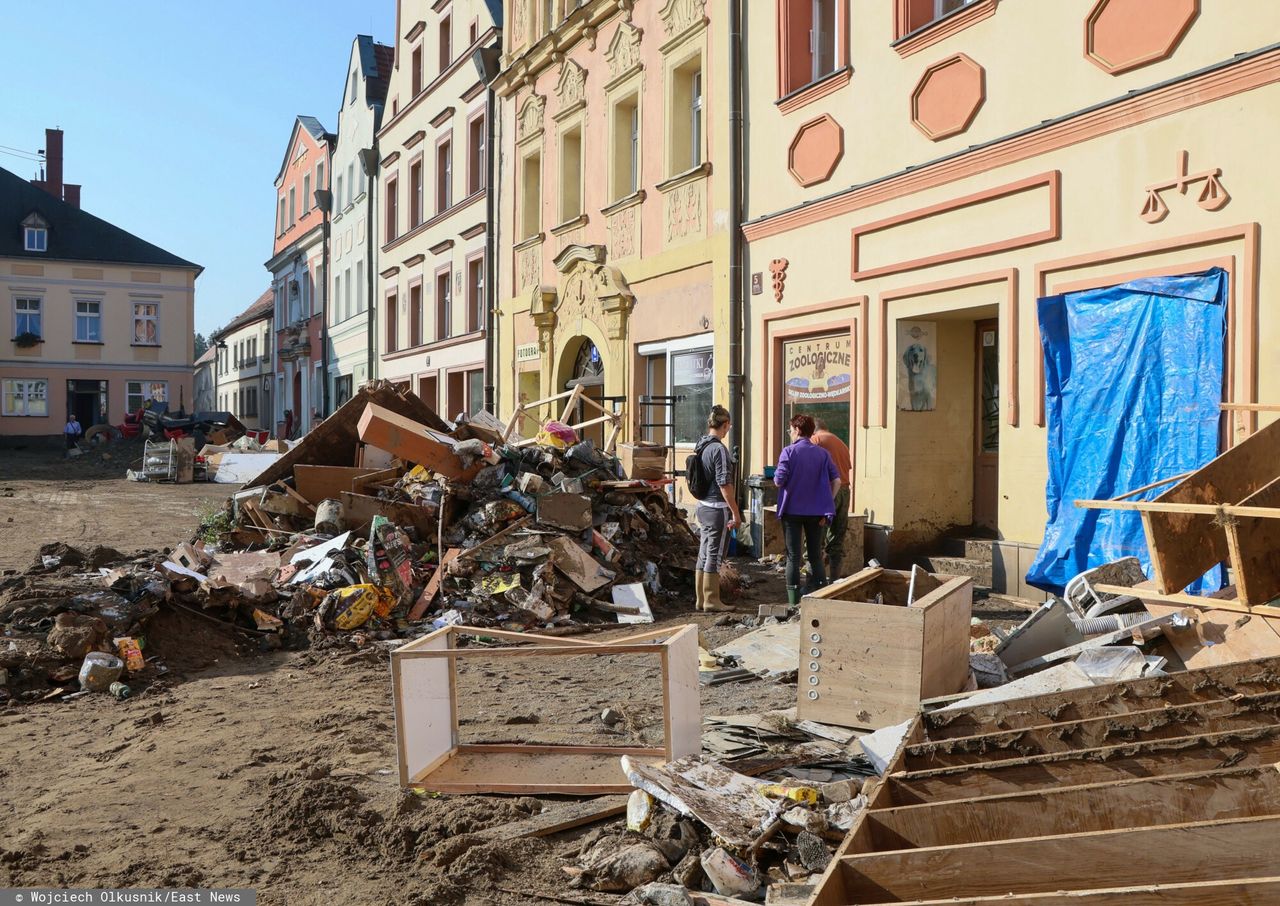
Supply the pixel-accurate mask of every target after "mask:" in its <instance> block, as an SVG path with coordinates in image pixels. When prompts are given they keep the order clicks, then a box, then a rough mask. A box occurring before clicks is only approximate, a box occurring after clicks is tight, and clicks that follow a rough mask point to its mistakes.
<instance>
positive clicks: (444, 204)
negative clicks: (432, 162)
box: [435, 131, 453, 214]
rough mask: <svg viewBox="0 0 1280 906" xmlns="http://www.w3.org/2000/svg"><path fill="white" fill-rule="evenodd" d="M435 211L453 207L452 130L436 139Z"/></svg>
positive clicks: (440, 212) (438, 212)
mask: <svg viewBox="0 0 1280 906" xmlns="http://www.w3.org/2000/svg"><path fill="white" fill-rule="evenodd" d="M435 169H436V213H437V214H443V213H444V212H445V211H447V210H449V209H450V208H451V207H453V132H452V131H450V132H448V133H446V134H445V135H443V136H441V137H439V138H437V139H436V168H435Z"/></svg>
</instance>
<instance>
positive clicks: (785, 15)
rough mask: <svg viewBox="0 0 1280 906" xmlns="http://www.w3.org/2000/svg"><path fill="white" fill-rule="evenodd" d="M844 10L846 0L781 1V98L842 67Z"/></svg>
mask: <svg viewBox="0 0 1280 906" xmlns="http://www.w3.org/2000/svg"><path fill="white" fill-rule="evenodd" d="M910 2H916V0H910ZM925 2H928V3H932V2H933V0H925ZM847 8H848V0H781V2H780V4H779V14H780V16H781V17H782V18H781V22H782V33H781V35H780V41H779V48H780V50H781V53H782V59H781V60H780V61H779V78H778V93H779V94H780V95H788V94H790V93H791V92H793V91H798V90H799V89H801V88H803V87H805V86H806V85H808V84H810V83H812V82H816V81H817V80H819V79H822V78H825V77H827V76H829V75H831V74H832V73H833V72H835V71H836V70H838V69H840V68H841V67H842V66H844V64H845V59H844V57H845V47H844V41H843V40H842V37H841V32H842V30H843V29H844V18H845V13H844V11H845V10H846V9H847Z"/></svg>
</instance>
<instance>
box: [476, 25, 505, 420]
mask: <svg viewBox="0 0 1280 906" xmlns="http://www.w3.org/2000/svg"><path fill="white" fill-rule="evenodd" d="M501 54H502V33H501V32H498V35H497V38H496V39H495V41H494V43H493V44H490V45H489V46H488V47H482V48H480V49H479V50H477V51H475V52H474V53H473V54H472V55H471V61H472V63H474V64H475V67H476V69H477V70H478V71H479V73H480V78H481V79H483V80H484V83H485V114H484V128H485V133H486V134H485V140H484V141H485V152H486V159H485V170H486V173H485V187H484V207H485V217H486V219H487V221H488V223H489V229H487V230H485V239H484V408H485V410H486V411H488V412H489V413H490V414H493V413H494V412H495V411H496V409H497V401H496V400H495V399H494V382H493V377H494V370H495V368H496V366H497V358H498V337H497V316H496V310H497V305H498V293H497V290H498V286H497V284H498V238H497V231H498V220H497V215H498V200H497V195H496V193H495V190H496V188H497V175H498V168H497V166H496V165H495V164H496V162H497V160H498V153H497V149H496V148H495V147H494V139H495V136H496V134H497V124H496V122H495V120H496V119H497V112H498V102H497V98H498V95H497V92H496V91H494V88H493V82H494V79H496V78H497V77H498V71H499V62H500V57H501Z"/></svg>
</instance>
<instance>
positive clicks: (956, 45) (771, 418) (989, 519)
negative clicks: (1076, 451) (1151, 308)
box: [744, 0, 1280, 593]
mask: <svg viewBox="0 0 1280 906" xmlns="http://www.w3.org/2000/svg"><path fill="white" fill-rule="evenodd" d="M746 6H747V21H746V28H745V34H746V36H747V49H746V53H747V63H748V65H747V66H746V67H745V72H746V78H747V91H746V95H747V97H748V98H749V101H748V109H747V119H746V122H747V127H746V129H747V148H748V159H749V161H750V167H749V169H748V172H747V223H746V226H745V228H744V233H745V236H746V239H747V240H748V258H747V271H748V273H750V274H751V275H752V279H753V290H752V294H751V295H750V296H749V297H748V298H749V300H750V303H749V315H748V319H747V335H748V340H747V345H748V351H749V357H748V361H749V362H750V363H751V364H750V365H749V368H750V373H749V374H748V375H747V380H748V388H749V391H750V392H749V399H750V408H749V412H750V415H751V417H750V419H749V428H748V430H749V432H750V437H749V443H748V451H749V455H748V468H749V469H751V470H756V471H758V470H759V468H760V467H761V466H763V465H767V464H769V463H772V462H774V461H776V457H777V455H778V453H779V451H780V449H781V447H782V445H783V444H784V443H785V440H784V431H785V425H786V422H787V419H788V417H789V415H790V413H792V412H794V411H798V410H803V411H814V412H818V413H820V414H824V415H825V416H826V417H827V419H828V421H829V422H831V423H832V424H833V426H834V427H836V428H837V433H841V434H843V436H845V437H846V438H847V439H848V440H849V443H850V446H851V447H852V448H853V450H854V458H855V461H854V469H853V471H854V476H853V490H854V508H855V511H857V512H863V513H865V514H866V515H867V517H868V521H869V525H868V529H869V532H870V533H871V537H872V539H873V540H872V544H873V545H874V546H875V549H876V550H880V549H883V550H886V551H888V552H894V551H899V552H908V551H911V550H913V549H916V550H918V549H922V548H927V546H928V545H930V544H931V543H933V542H934V541H935V539H937V538H938V536H940V535H942V534H944V533H947V532H950V531H954V530H957V529H959V530H961V531H966V530H972V529H978V530H981V531H983V532H984V533H986V534H987V535H988V536H990V537H994V538H996V539H997V541H996V543H995V545H994V548H995V549H994V552H993V554H994V558H995V566H994V573H995V575H994V582H995V585H996V586H997V587H998V588H999V587H1000V586H1004V587H1005V588H1007V589H1008V590H1010V591H1015V592H1019V593H1028V592H1029V591H1030V590H1029V589H1027V588H1025V587H1024V586H1023V585H1022V584H1021V583H1022V578H1021V577H1023V576H1024V575H1025V573H1026V571H1027V566H1028V564H1029V561H1030V559H1031V557H1032V556H1033V555H1034V552H1035V549H1036V548H1037V547H1038V546H1039V544H1040V541H1041V539H1042V536H1043V533H1044V528H1045V523H1046V509H1045V506H1044V505H1043V501H1045V486H1046V474H1047V466H1046V462H1047V455H1048V454H1049V453H1050V452H1051V451H1049V450H1048V443H1049V441H1048V437H1047V432H1046V427H1045V421H1046V420H1045V377H1044V355H1043V354H1042V351H1041V347H1040V336H1039V328H1038V323H1037V300H1038V299H1040V298H1042V297H1046V296H1049V295H1052V294H1055V293H1063V292H1071V291H1076V290H1082V289H1086V288H1092V287H1103V286H1111V285H1115V284H1121V283H1124V282H1125V281H1127V280H1130V279H1132V278H1134V277H1138V276H1158V275H1179V274H1190V273H1196V272H1200V271H1204V270H1206V269H1207V268H1209V267H1213V266H1218V267H1222V268H1224V269H1225V270H1226V271H1227V272H1228V274H1229V280H1230V299H1231V301H1230V303H1229V305H1228V306H1227V308H1228V312H1227V318H1228V323H1227V328H1226V330H1227V349H1226V351H1225V381H1224V383H1225V387H1224V390H1223V399H1224V400H1228V401H1231V402H1238V403H1252V402H1257V401H1263V402H1275V401H1276V400H1277V399H1278V398H1280V386H1277V385H1278V384H1280V371H1277V370H1276V369H1275V368H1274V367H1271V366H1269V365H1268V364H1267V362H1269V361H1271V359H1270V358H1269V357H1268V356H1266V355H1265V354H1264V352H1263V351H1264V350H1266V349H1272V348H1275V343H1276V341H1277V340H1280V319H1278V316H1280V308H1278V307H1277V306H1276V305H1275V304H1274V302H1269V301H1267V300H1269V299H1272V297H1273V296H1274V295H1275V294H1274V293H1272V292H1270V290H1271V289H1273V288H1280V269H1278V268H1280V264H1277V263H1276V261H1275V260H1274V258H1273V257H1265V258H1264V257H1262V256H1261V255H1260V248H1261V247H1263V246H1262V245H1261V243H1262V242H1263V234H1264V233H1266V232H1267V231H1268V230H1274V229H1280V222H1278V221H1277V220H1276V218H1277V213H1276V212H1277V211H1278V210H1280V208H1278V207H1277V204H1276V202H1277V200H1278V197H1277V189H1276V187H1275V183H1274V180H1273V179H1272V178H1271V171H1270V168H1269V165H1268V164H1267V161H1268V160H1269V158H1270V154H1271V151H1270V149H1271V148H1272V147H1273V143H1272V139H1275V138H1277V133H1278V132H1280V121H1278V120H1277V118H1276V117H1275V115H1274V110H1275V109H1276V104H1277V102H1278V101H1280V84H1277V83H1278V82H1280V51H1278V50H1277V49H1276V46H1275V42H1276V41H1277V38H1280V8H1277V7H1276V6H1275V5H1274V4H1272V3H1269V2H1265V0H1242V2H1239V3H1234V4H1229V5H1228V4H1201V3H1197V2H1194V0H1186V2H1182V0H1176V2H1168V3H1158V4H1151V3H1138V2H1132V0H1062V2H1057V3H1012V2H1007V0H1006V2H1001V0H969V2H963V0H894V2H881V0H766V2H759V3H756V2H752V3H750V4H747V5H746ZM1010 36H1017V39H1016V40H1011V39H1010ZM930 369H932V370H931V371H930ZM926 379H927V380H926ZM921 388H923V391H922V392H921V393H920V394H917V393H916V392H917V390H918V389H921ZM924 391H927V392H924ZM917 395H918V396H919V399H917ZM1257 417H1258V414H1257V413H1251V412H1243V413H1239V414H1238V415H1237V416H1236V418H1237V423H1236V424H1234V425H1232V429H1233V430H1227V429H1226V428H1224V432H1223V434H1224V441H1223V442H1224V443H1230V442H1231V439H1232V437H1233V436H1234V434H1235V430H1234V429H1235V428H1247V427H1248V425H1249V423H1253V422H1256V419H1257ZM1057 452H1061V451H1057Z"/></svg>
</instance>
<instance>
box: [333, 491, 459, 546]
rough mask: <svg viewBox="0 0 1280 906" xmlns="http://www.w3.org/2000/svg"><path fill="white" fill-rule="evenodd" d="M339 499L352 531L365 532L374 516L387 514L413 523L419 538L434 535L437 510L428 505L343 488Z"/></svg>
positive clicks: (398, 521) (405, 523)
mask: <svg viewBox="0 0 1280 906" xmlns="http://www.w3.org/2000/svg"><path fill="white" fill-rule="evenodd" d="M338 499H339V500H341V501H342V518H343V520H344V521H345V522H346V527H347V528H348V529H350V530H351V531H354V532H357V533H362V532H366V531H367V530H368V528H369V525H370V523H371V522H372V521H373V517H374V516H386V517H387V518H388V519H390V520H391V521H392V522H394V523H395V524H396V525H398V526H401V527H405V526H413V528H414V529H415V530H416V531H417V533H418V540H419V541H427V540H430V539H433V538H435V535H436V514H434V513H432V512H431V511H430V510H428V509H427V508H426V507H421V506H417V505H415V504H412V503H397V502H396V501H394V500H383V499H382V498H381V497H369V496H367V495H365V494H353V493H352V492H351V491H343V492H342V493H341V494H339V495H338Z"/></svg>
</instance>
